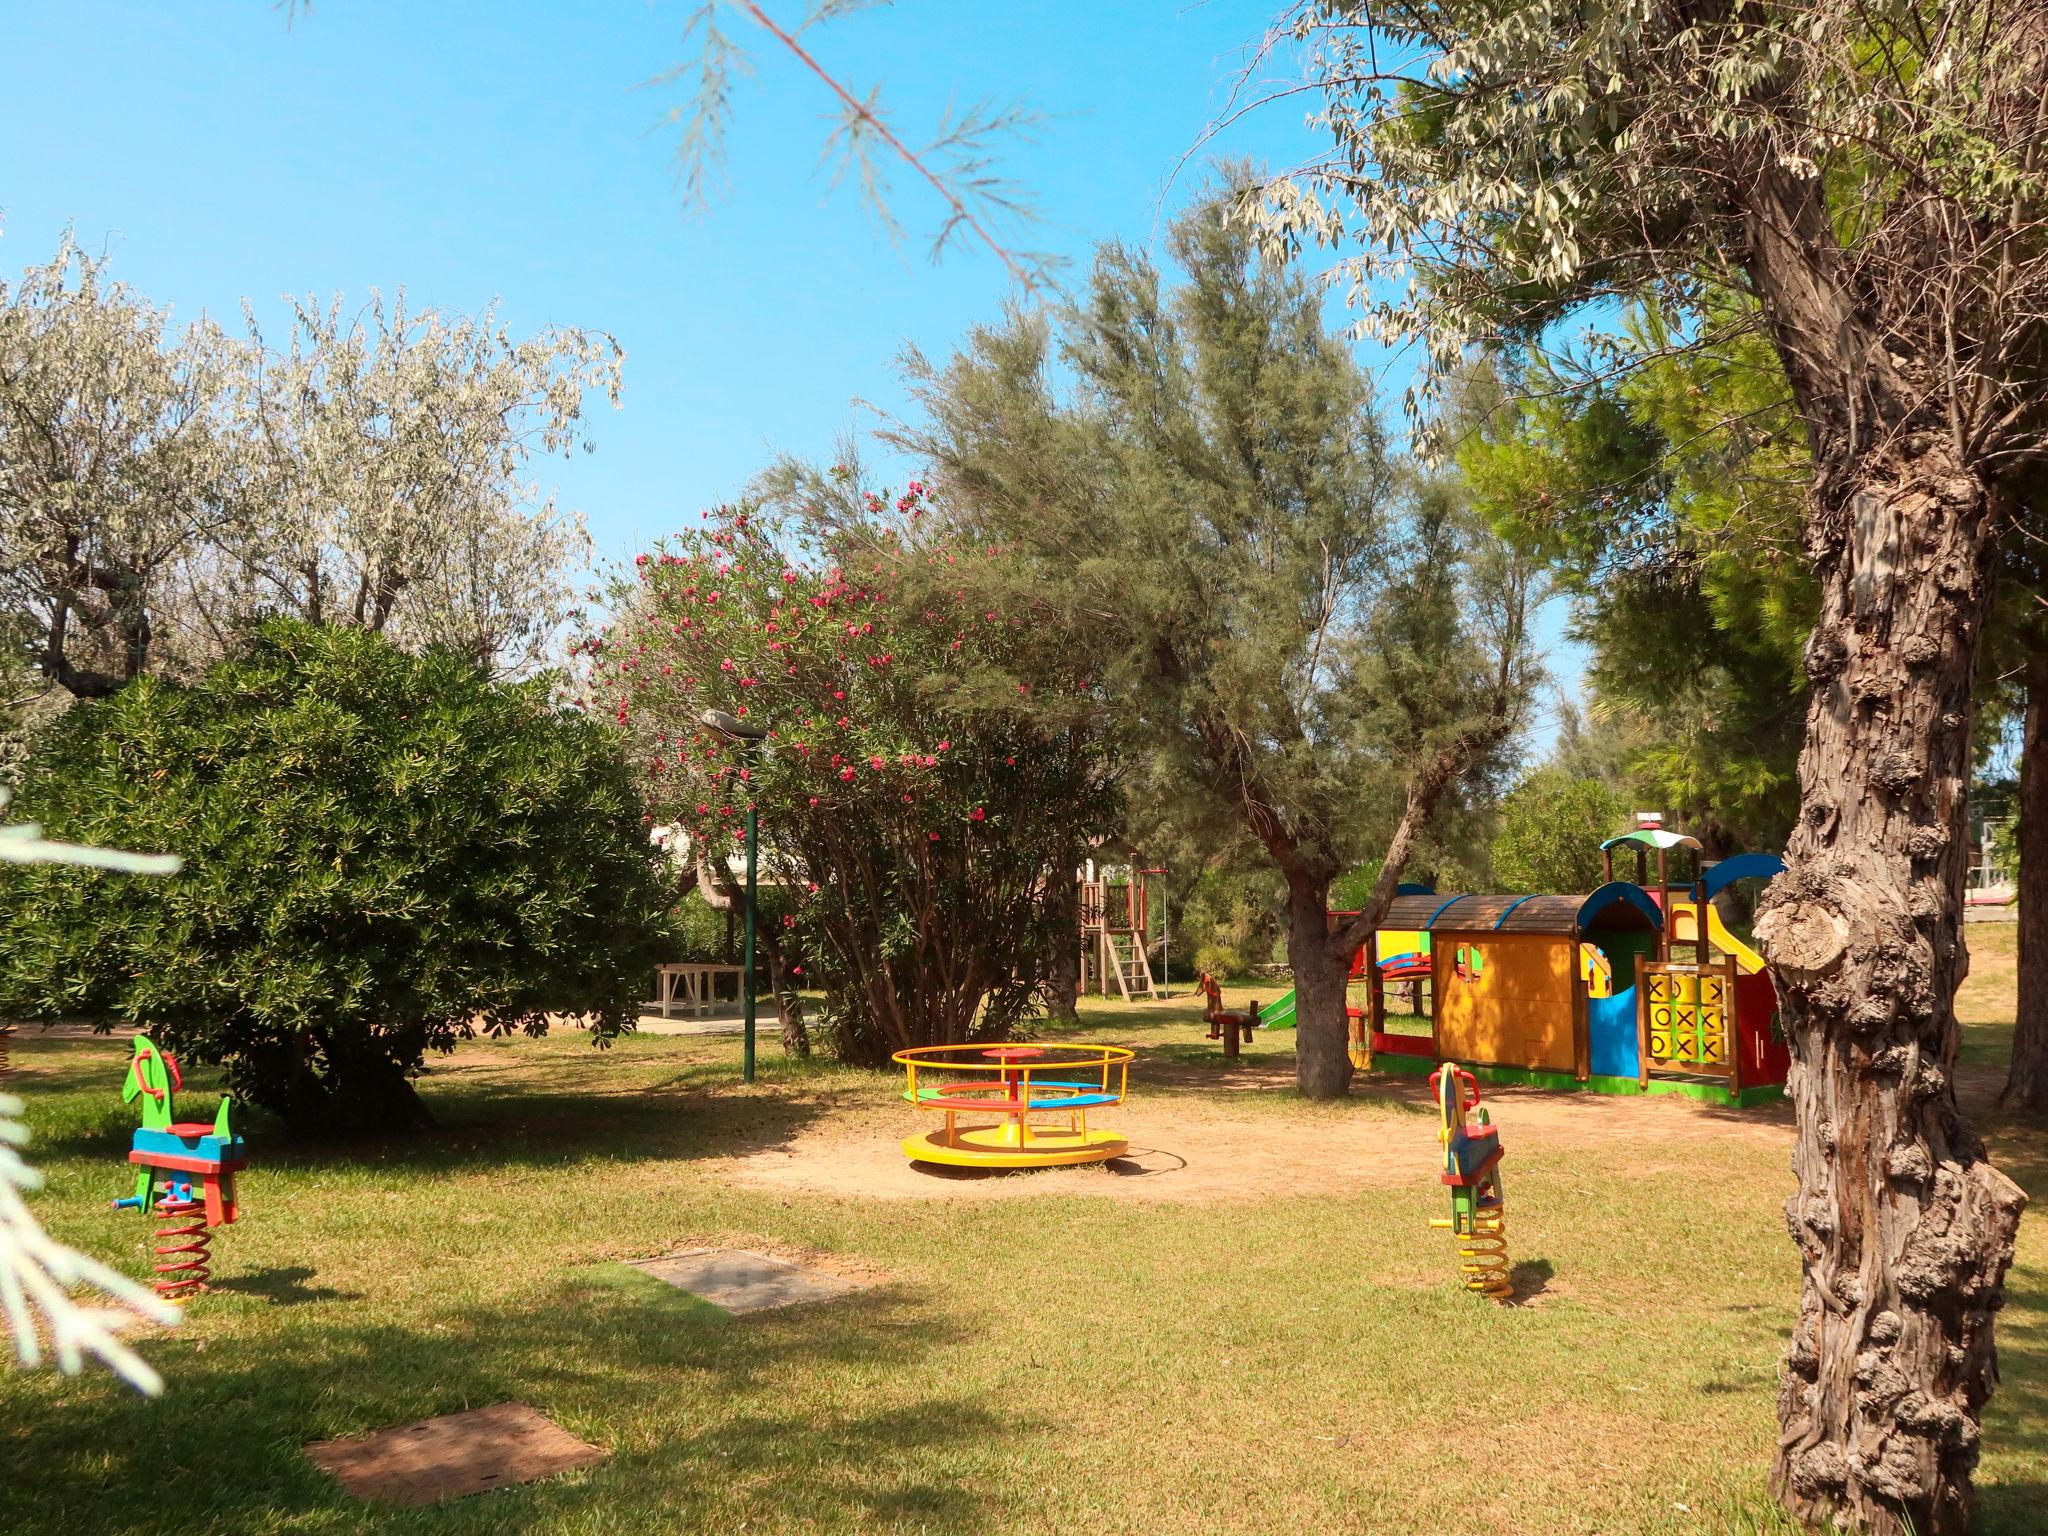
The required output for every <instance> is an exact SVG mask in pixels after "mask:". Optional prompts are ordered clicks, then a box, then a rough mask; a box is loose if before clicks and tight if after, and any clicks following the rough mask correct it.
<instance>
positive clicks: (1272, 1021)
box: [1259, 987, 1294, 1029]
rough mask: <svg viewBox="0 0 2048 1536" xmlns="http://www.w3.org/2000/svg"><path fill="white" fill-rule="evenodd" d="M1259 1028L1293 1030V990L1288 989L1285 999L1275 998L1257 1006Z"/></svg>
mask: <svg viewBox="0 0 2048 1536" xmlns="http://www.w3.org/2000/svg"><path fill="white" fill-rule="evenodd" d="M1259 1027H1260V1028H1261V1029H1292V1028H1294V988H1292V987H1289V988H1288V989H1287V995H1286V996H1285V997H1276V998H1274V999H1273V1001H1272V1002H1270V1003H1261V1004H1259Z"/></svg>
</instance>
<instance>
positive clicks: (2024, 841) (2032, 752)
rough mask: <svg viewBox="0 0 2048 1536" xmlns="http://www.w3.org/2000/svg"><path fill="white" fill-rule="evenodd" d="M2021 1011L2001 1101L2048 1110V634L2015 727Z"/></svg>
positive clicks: (2032, 655) (2041, 639)
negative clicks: (2017, 745) (2018, 726)
mask: <svg viewBox="0 0 2048 1536" xmlns="http://www.w3.org/2000/svg"><path fill="white" fill-rule="evenodd" d="M2019 814H2020V840H2019V860H2020V867H2019V876H2018V882H2017V883H2018V890H2017V896H2018V902H2019V917H2020V921H2019V930H2020V931H2019V941H2020V964H2019V973H2020V978H2019V1009H2018V1012H2017V1013H2016V1014H2015V1015H2014V1019H2013V1029H2012V1071H2011V1073H2010V1074H2009V1075H2008V1076H2007V1078H2006V1080H2005V1092H2004V1094H2003V1096H2002V1097H2003V1100H2004V1102H2005V1103H2007V1104H2008V1105H2010V1106H2012V1107H2013V1108H2015V1109H2020V1110H2024V1111H2026V1112H2027V1113H2029V1114H2037V1115H2038V1114H2043V1113H2048V635H2040V636H2037V637H2036V643H2035V644H2034V645H2033V647H2032V648H2031V649H2029V650H2028V652H2027V715H2026V723H2025V725H2023V726H2022V727H2021V730H2020V807H2019Z"/></svg>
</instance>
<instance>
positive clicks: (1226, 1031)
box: [1199, 971, 1259, 1061]
mask: <svg viewBox="0 0 2048 1536" xmlns="http://www.w3.org/2000/svg"><path fill="white" fill-rule="evenodd" d="M1199 985H1200V987H1201V992H1202V1022H1203V1023H1204V1024H1207V1025H1208V1026H1209V1038H1210V1039H1211V1040H1221V1041H1222V1042H1223V1059H1224V1060H1225V1061H1235V1060H1236V1059H1237V1048H1238V1046H1239V1044H1241V1043H1246V1042H1249V1041H1250V1040H1251V1037H1252V1031H1253V1030H1255V1029H1257V1028H1258V1027H1259V1005H1258V1004H1257V1003H1253V1004H1252V1006H1251V1010H1250V1011H1249V1012H1247V1013H1237V1012H1235V1011H1233V1010H1230V1009H1226V1008H1225V1007H1224V1006H1223V989H1222V988H1221V987H1219V986H1218V985H1217V984H1216V978H1215V977H1214V976H1211V975H1210V974H1209V973H1208V972H1207V971H1204V972H1203V973H1202V979H1201V982H1200V983H1199Z"/></svg>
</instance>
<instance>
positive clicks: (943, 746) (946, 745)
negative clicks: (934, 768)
mask: <svg viewBox="0 0 2048 1536" xmlns="http://www.w3.org/2000/svg"><path fill="white" fill-rule="evenodd" d="M952 749H953V743H952V742H950V741H942V742H940V743H939V750H940V751H941V752H950V751H952Z"/></svg>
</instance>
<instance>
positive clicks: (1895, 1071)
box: [1757, 423, 2025, 1536]
mask: <svg viewBox="0 0 2048 1536" xmlns="http://www.w3.org/2000/svg"><path fill="white" fill-rule="evenodd" d="M1864 430H1865V431H1866V432H1868V433H1870V434H1871V435H1873V436H1875V435H1876V434H1877V433H1878V431H1879V427H1878V426H1877V425H1876V424H1874V423H1866V424H1864ZM1845 469H1846V472H1842V471H1838V472H1835V473H1833V474H1832V475H1829V476H1828V477H1826V478H1824V479H1823V480H1822V481H1821V482H1820V484H1819V485H1818V486H1817V488H1816V490H1815V493H1814V500H1813V503H1812V506H1811V509H1810V511H1809V514H1808V528H1807V541H1808V554H1809V556H1810V558H1811V559H1812V561H1813V565H1814V570H1815V575H1816V578H1817V580H1818V582H1819V586H1820V592H1821V612H1820V617H1819V620H1818V621H1817V622H1816V624H1815V626H1814V631H1813V636H1812V639H1811V640H1810V641H1809V643H1808V647H1807V654H1806V669H1807V673H1808V676H1809V677H1811V678H1812V680H1813V684H1814V689H1813V694H1812V697H1811V700H1810V703H1809V705H1808V709H1807V718H1806V740H1805V745H1804V748H1803V750H1802V752H1801V754H1800V760H1799V783H1800V794H1801V814H1800V820H1799V824H1798V825H1797V827H1796V828H1795V829H1794V830H1793V833H1792V837H1791V839H1790V842H1789V845H1788V847H1787V850H1786V866H1787V867H1786V871H1785V873H1784V874H1783V875H1782V876H1780V877H1779V878H1778V879H1777V880H1775V881H1773V882H1772V884H1771V886H1770V887H1769V889H1768V891H1767V893H1766V895H1765V898H1764V901H1763V904H1762V908H1761V912H1760V915H1759V919H1758V923H1757V933H1758V937H1759V939H1760V940H1761V941H1762V944H1763V948H1764V952H1765V953H1766V954H1767V955H1768V956H1769V957H1770V961H1771V967H1772V971H1773V973H1774V975H1775V977H1776V980H1777V984H1778V995H1779V998H1780V1000H1781V1003H1782V1006H1783V1009H1784V1018H1785V1023H1786V1028H1787V1034H1788V1036H1789V1038H1790V1040H1791V1044H1792V1068H1791V1074H1790V1077H1789V1080H1788V1082H1787V1084H1786V1088H1787V1092H1788V1094H1789V1095H1790V1097H1791V1099H1792V1101H1793V1104H1794V1105H1795V1106H1796V1109H1797V1112H1798V1142H1797V1145H1796V1147H1795V1148H1794V1151H1793V1159H1792V1163H1793V1171H1794V1173H1795V1175H1796V1176H1797V1180H1798V1188H1797V1191H1796V1193H1795V1194H1794V1195H1793V1196H1792V1198H1791V1199H1790V1200H1789V1201H1788V1202H1787V1205H1786V1219H1787V1223H1788V1226H1789V1228H1790V1231H1791V1234H1792V1238H1793V1240H1794V1242H1795V1243H1796V1244H1797V1245H1798V1247H1799V1250H1800V1255H1801V1258H1802V1269H1803V1279H1802V1286H1801V1294H1800V1304H1799V1318H1798V1323H1797V1326H1796V1328H1795V1330H1794V1332H1793V1336H1792V1342H1791V1344H1790V1346H1789V1349H1788V1351H1787V1354H1786V1360H1785V1368H1784V1372H1783V1375H1782V1377H1781V1380H1780V1389H1779V1400H1778V1417H1779V1424H1780V1430H1781V1433H1780V1438H1779V1450H1778V1456H1777V1462H1776V1465H1775V1467H1774V1468H1773V1472H1772V1484H1773V1487H1774V1488H1775V1489H1776V1491H1777V1493H1778V1496H1779V1498H1780V1499H1781V1500H1783V1502H1784V1503H1785V1505H1786V1507H1787V1508H1788V1509H1790V1510H1791V1511H1792V1512H1793V1514H1795V1515H1796V1516H1798V1517H1799V1518H1800V1519H1802V1520H1805V1521H1807V1522H1809V1523H1811V1524H1813V1525H1816V1526H1820V1525H1827V1524H1829V1523H1831V1522H1839V1523H1841V1524H1844V1525H1850V1526H1857V1527H1862V1528H1867V1529H1869V1530H1872V1531H1877V1532H1883V1533H1887V1536H1890V1533H1904V1532H1906V1531H1912V1532H1915V1533H1917V1536H1960V1533H1962V1532H1963V1531H1964V1530H1965V1528H1966V1527H1967V1525H1968V1523H1969V1518H1970V1509H1971V1492H1970V1473H1971V1470H1972V1469H1973V1468H1974V1466H1975V1465H1976V1461H1977V1449H1978V1436H1979V1419H1980V1415H1981V1412H1982V1409H1983V1406H1984V1403H1985V1400H1986V1399H1987V1398H1989V1396H1990V1395H1991V1390H1992V1387H1993V1385H1994V1383H1995V1381H1996V1379H1997V1366H1996V1360H1995V1355H1994V1351H1993V1347H1992V1315H1993V1313H1994V1312H1995V1310H1996V1309H1997V1307H1998V1306H1999V1305H2000V1303H2001V1302H2002V1300H2003V1287H2004V1276H2005V1271H2006V1268H2007V1266H2008V1265H2009V1264H2010V1263H2011V1261H2012V1256H2013V1234H2014V1231H2015V1229H2016V1228H2017V1226H2018V1222H2019V1215H2020V1210H2021V1207H2022V1206H2023V1205H2024V1204H2025V1196H2024V1195H2023V1194H2022V1193H2021V1192H2020V1190H2019V1188H2018V1186H2016V1185H2015V1184H2014V1183H2013V1182H2012V1181H2011V1180H2010V1179H2008V1178H2006V1177H2005V1175H2003V1174H2002V1173H2000V1172H1998V1170H1997V1169H1995V1168H1993V1167H1992V1166H1991V1165H1990V1164H1989V1163H1988V1162H1987V1161H1986V1160H1985V1156H1984V1148H1983V1144H1982V1142H1980V1141H1979V1140H1978V1138H1977V1136H1976V1134H1975V1133H1974V1132H1973V1131H1972V1130H1971V1129H1970V1127H1969V1126H1968V1125H1967V1124H1966V1123H1965V1122H1964V1120H1963V1117H1962V1115H1961V1113H1960V1112H1959V1111H1958V1109H1957V1105H1956V1095H1955V1084H1954V1069H1955V1057H1956V1045H1957V1031H1956V1022H1955V1012H1954V1006H1953V1003H1954V996H1955V989H1956V985H1957V983H1958V982H1959V981H1960V980H1961V979H1962V976H1963V974H1964V972H1965V970H1966V968H1967V959H1966V956H1965V953H1964V950H1963V947H1962V934H1961V914H1962V904H1963V902H1962V898H1963V881H1964V875H1965V860H1966V852H1967V844H1968V837H1967V830H1968V829H1967V825H1966V818H1965V798H1964V796H1965V787H1966V785H1967V784H1968V782H1969V769H1970V694H1971V687H1972V684H1973V681H1974V674H1975V670H1976V663H1977V654H1978V649H1979V641H1980V637H1981V633H1982V628H1983V623H1984V618H1985V614H1986V611H1987V607H1988V597H1989V585H1990V581H1989V551H1990V545H1991V538H1992V529H1993V522H1994V515H1993V514H1994V509H1993V506H1992V504H1991V496H1990V494H1989V493H1988V492H1987V490H1986V488H1985V487H1984V486H1983V484H1981V483H1980V482H1979V481H1978V480H1977V479H1976V478H1975V477H1974V476H1972V475H1971V474H1970V473H1968V471H1967V469H1966V468H1965V466H1964V465H1963V464H1962V463H1961V461H1960V460H1959V458H1958V456H1957V454H1956V452H1955V449H1954V447H1953V445H1952V444H1951V442H1950V441H1949V439H1948V438H1946V437H1945V436H1941V435H1937V434H1921V435H1918V436H1914V435H1909V434H1908V432H1906V431H1905V430H1895V431H1894V433H1893V434H1892V436H1891V437H1890V439H1889V441H1888V443H1887V445H1886V446H1885V447H1884V448H1882V449H1875V450H1871V451H1869V452H1867V453H1866V454H1865V455H1864V456H1863V457H1862V458H1861V459H1851V460H1849V461H1848V462H1847V464H1846V466H1845Z"/></svg>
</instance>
